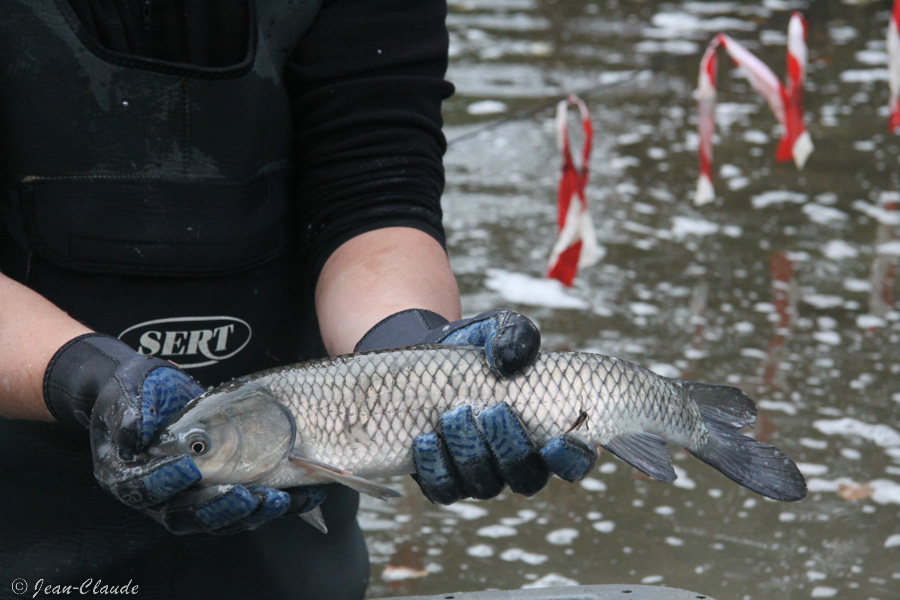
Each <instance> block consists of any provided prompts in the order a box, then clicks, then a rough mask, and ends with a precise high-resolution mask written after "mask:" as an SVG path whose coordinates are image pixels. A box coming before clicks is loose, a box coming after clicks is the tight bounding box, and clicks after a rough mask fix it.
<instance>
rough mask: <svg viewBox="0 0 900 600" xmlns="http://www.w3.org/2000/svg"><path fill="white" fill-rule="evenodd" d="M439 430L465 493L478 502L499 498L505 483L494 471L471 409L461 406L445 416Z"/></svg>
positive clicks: (489, 454) (486, 446) (442, 417)
mask: <svg viewBox="0 0 900 600" xmlns="http://www.w3.org/2000/svg"><path fill="white" fill-rule="evenodd" d="M440 427H441V429H440V431H441V433H440V436H441V438H442V439H443V442H444V446H445V448H446V449H447V454H448V455H449V457H450V460H451V461H452V464H453V468H454V469H455V470H456V473H457V475H458V476H459V481H460V482H462V485H463V487H464V489H465V491H466V493H467V494H468V495H469V496H471V497H473V498H477V499H479V500H486V499H488V498H493V497H495V496H496V495H497V494H499V493H500V492H501V491H502V490H503V480H502V479H501V478H500V476H499V475H498V474H497V472H496V471H495V470H494V466H493V464H492V462H493V460H492V457H491V451H490V449H489V448H488V445H487V442H486V441H485V439H484V436H483V434H482V433H481V430H480V428H479V427H478V423H477V421H476V419H475V416H474V415H473V414H472V408H471V407H470V406H460V407H457V408H455V409H453V410H451V411H448V412H446V413H444V414H443V415H441V425H440Z"/></svg>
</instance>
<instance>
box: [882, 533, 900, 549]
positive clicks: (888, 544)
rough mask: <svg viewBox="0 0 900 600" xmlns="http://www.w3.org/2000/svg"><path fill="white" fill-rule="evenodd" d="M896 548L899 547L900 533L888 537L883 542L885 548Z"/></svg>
mask: <svg viewBox="0 0 900 600" xmlns="http://www.w3.org/2000/svg"><path fill="white" fill-rule="evenodd" d="M897 546H900V533H895V534H894V535H891V536H888V539H886V540H884V547H885V548H895V547H897Z"/></svg>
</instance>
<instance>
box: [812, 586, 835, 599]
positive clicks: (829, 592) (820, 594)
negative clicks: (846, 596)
mask: <svg viewBox="0 0 900 600" xmlns="http://www.w3.org/2000/svg"><path fill="white" fill-rule="evenodd" d="M837 593H838V590H837V588H833V587H828V586H827V585H817V586H816V587H814V588H813V590H812V592H810V593H809V596H810V598H834V597H835V596H837Z"/></svg>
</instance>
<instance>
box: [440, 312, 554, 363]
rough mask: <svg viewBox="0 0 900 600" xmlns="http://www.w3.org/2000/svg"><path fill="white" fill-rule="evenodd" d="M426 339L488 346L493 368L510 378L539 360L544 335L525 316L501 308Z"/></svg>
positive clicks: (485, 347) (488, 358) (459, 322)
mask: <svg viewBox="0 0 900 600" xmlns="http://www.w3.org/2000/svg"><path fill="white" fill-rule="evenodd" d="M426 342H430V343H440V344H454V345H458V346H475V347H478V348H484V353H485V358H486V359H487V361H488V365H489V366H490V367H491V369H493V370H494V371H495V372H496V373H498V374H499V375H501V376H503V377H509V376H511V375H514V374H516V373H518V372H520V371H522V370H523V369H525V368H526V367H529V366H530V365H531V364H533V363H534V361H535V359H537V355H538V352H539V351H540V347H541V334H540V332H539V331H538V328H537V326H535V324H534V323H533V322H532V321H531V320H530V319H528V318H527V317H525V316H524V315H522V314H520V313H517V312H515V311H511V310H506V309H500V310H493V311H490V312H486V313H482V314H480V315H477V316H475V317H473V318H471V319H465V320H462V321H457V322H455V323H450V324H449V325H445V326H444V327H442V328H441V329H440V330H437V331H435V333H434V334H433V335H431V336H429V338H427V339H426Z"/></svg>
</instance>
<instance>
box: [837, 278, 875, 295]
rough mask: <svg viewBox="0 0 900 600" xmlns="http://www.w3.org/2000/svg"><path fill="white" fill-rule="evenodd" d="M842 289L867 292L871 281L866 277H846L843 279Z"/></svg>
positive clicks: (870, 287)
mask: <svg viewBox="0 0 900 600" xmlns="http://www.w3.org/2000/svg"><path fill="white" fill-rule="evenodd" d="M844 289H845V290H847V291H848V292H868V291H870V290H871V289H872V282H871V281H868V280H866V279H854V278H852V277H848V278H847V279H845V280H844Z"/></svg>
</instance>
